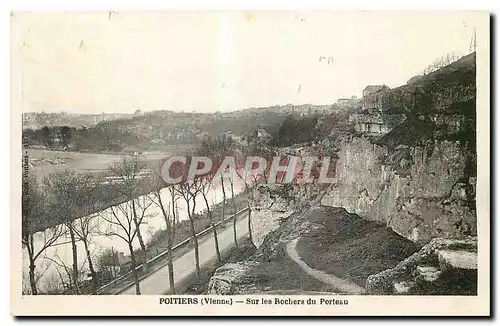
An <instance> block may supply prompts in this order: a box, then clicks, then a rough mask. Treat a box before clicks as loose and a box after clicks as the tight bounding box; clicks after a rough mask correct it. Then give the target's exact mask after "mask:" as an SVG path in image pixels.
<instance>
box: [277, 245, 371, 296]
mask: <svg viewBox="0 0 500 326" xmlns="http://www.w3.org/2000/svg"><path fill="white" fill-rule="evenodd" d="M297 242H298V240H293V241H291V242H290V243H288V244H287V246H286V252H287V254H288V256H289V257H290V258H291V259H292V260H293V261H294V262H295V263H297V265H299V266H300V268H302V270H303V271H304V272H306V273H307V274H308V275H310V276H312V277H314V278H316V279H318V280H320V281H321V282H323V283H326V284H329V285H331V286H333V287H334V288H335V289H338V290H339V291H341V292H342V293H346V294H363V293H364V292H365V289H364V288H362V287H360V286H358V285H356V284H354V283H352V282H349V281H347V280H344V279H341V278H338V277H336V276H334V275H331V274H327V273H325V272H322V271H318V270H316V269H313V268H311V267H309V265H307V264H306V263H305V262H304V261H303V260H302V259H301V258H300V256H299V253H298V252H297V250H296V249H295V246H296V245H297Z"/></svg>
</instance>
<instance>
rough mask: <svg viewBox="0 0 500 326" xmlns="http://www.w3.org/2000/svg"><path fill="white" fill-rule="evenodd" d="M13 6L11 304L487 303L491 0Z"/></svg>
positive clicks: (287, 309) (154, 307)
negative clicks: (468, 1)
mask: <svg viewBox="0 0 500 326" xmlns="http://www.w3.org/2000/svg"><path fill="white" fill-rule="evenodd" d="M10 20H11V49H10V53H11V54H10V55H11V62H10V63H11V69H10V73H11V76H10V83H11V85H10V88H11V137H12V141H11V150H10V151H11V156H12V158H11V162H12V164H11V197H12V199H11V234H10V237H11V271H12V274H11V313H12V314H14V315H33V314H34V315H89V314H96V315H149V314H154V315H165V316H169V315H170V316H171V315H173V314H175V315H216V316H217V315H221V316H222V315H264V316H265V315H276V314H279V315H292V314H300V315H360V314H368V315H371V314H385V315H417V314H422V315H424V314H425V315H447V316H461V315H483V316H486V315H489V313H490V308H489V307H490V211H489V205H490V204H489V191H490V186H489V176H490V172H489V170H490V168H489V167H490V165H489V164H490V163H489V155H490V154H489V141H490V131H489V124H490V121H489V112H490V106H489V105H490V104H489V103H490V90H489V87H490V85H489V74H490V61H489V60H490V44H489V43H490V35H489V33H490V32H489V29H490V26H489V25H490V16H489V13H488V12H484V11H199V12H198V11H120V10H110V11H93V12H87V11H85V12H84V11H72V12H50V11H49V12H12V13H11V17H10ZM114 296H120V299H119V300H116V297H114ZM139 307H144V308H139Z"/></svg>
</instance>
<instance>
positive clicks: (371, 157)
mask: <svg viewBox="0 0 500 326" xmlns="http://www.w3.org/2000/svg"><path fill="white" fill-rule="evenodd" d="M385 101H386V102H385V105H386V107H387V109H386V112H385V113H384V114H385V115H386V116H390V115H391V112H398V114H400V113H401V112H404V114H405V116H406V119H405V121H404V122H403V123H402V124H400V125H398V126H396V127H395V128H394V129H393V130H392V131H391V132H390V133H389V134H387V135H385V136H383V137H380V138H373V137H366V136H363V135H359V134H358V135H349V136H344V137H343V138H342V139H340V140H337V142H339V143H340V144H339V145H337V148H338V151H337V156H338V160H337V163H336V177H337V185H336V187H335V188H333V189H331V190H330V191H329V192H328V193H327V194H326V196H325V197H324V198H323V200H322V202H321V203H322V205H326V206H339V207H344V208H345V209H346V210H347V211H349V212H352V213H356V214H358V215H360V216H362V217H364V218H367V219H371V220H376V221H379V222H383V223H386V224H387V225H388V226H389V227H391V228H392V229H393V230H394V231H395V232H397V233H399V234H400V235H402V236H404V237H406V238H408V239H410V240H412V241H414V242H417V243H422V244H423V243H427V242H428V241H429V240H431V239H432V238H435V237H449V236H470V235H475V234H476V212H475V188H476V153H475V55H474V54H472V55H469V56H467V57H465V58H463V59H461V60H459V61H457V62H456V63H454V64H452V65H450V66H447V67H445V68H443V69H441V70H439V71H437V72H434V73H432V74H430V75H428V76H424V77H422V78H421V79H420V81H419V83H417V84H411V85H405V86H402V87H399V88H396V89H394V90H392V91H391V92H389V93H388V94H387V98H386V99H385Z"/></svg>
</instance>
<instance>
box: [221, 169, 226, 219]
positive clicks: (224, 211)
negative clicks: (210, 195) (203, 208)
mask: <svg viewBox="0 0 500 326" xmlns="http://www.w3.org/2000/svg"><path fill="white" fill-rule="evenodd" d="M220 182H221V186H222V215H221V221H222V225H224V223H225V222H226V219H225V218H226V217H225V215H226V189H225V188H224V177H223V175H222V174H221V177H220Z"/></svg>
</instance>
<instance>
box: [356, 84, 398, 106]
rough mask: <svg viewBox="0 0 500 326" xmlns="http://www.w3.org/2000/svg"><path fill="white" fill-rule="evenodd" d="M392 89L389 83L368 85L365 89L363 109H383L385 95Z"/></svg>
mask: <svg viewBox="0 0 500 326" xmlns="http://www.w3.org/2000/svg"><path fill="white" fill-rule="evenodd" d="M390 90H391V89H390V88H389V87H388V86H387V85H368V86H366V87H365V89H364V90H363V105H362V107H363V109H364V110H372V109H377V110H383V107H384V96H385V95H386V94H387V93H388V92H389V91H390Z"/></svg>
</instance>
